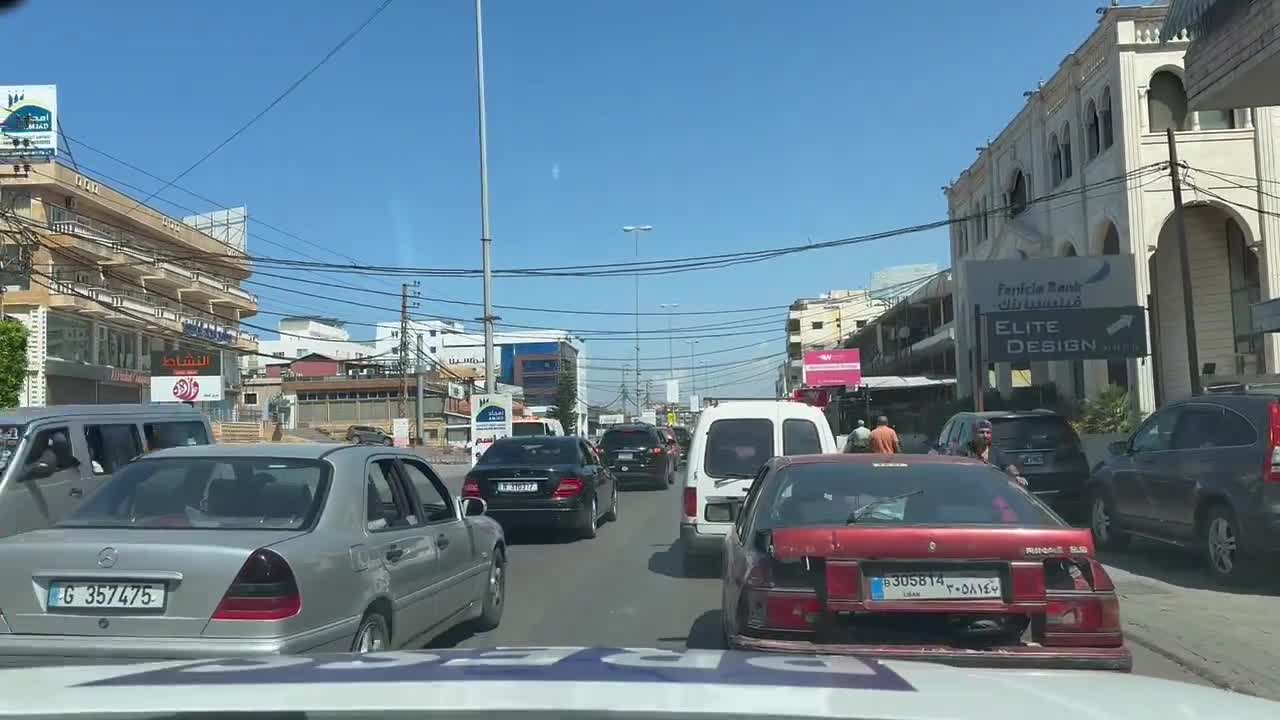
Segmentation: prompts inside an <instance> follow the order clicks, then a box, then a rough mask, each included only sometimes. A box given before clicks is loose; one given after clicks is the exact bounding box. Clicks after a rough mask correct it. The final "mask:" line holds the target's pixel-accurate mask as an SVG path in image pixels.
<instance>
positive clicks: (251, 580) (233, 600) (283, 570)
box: [213, 548, 302, 620]
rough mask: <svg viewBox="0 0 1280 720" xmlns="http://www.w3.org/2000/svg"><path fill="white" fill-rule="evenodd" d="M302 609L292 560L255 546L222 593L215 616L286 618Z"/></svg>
mask: <svg viewBox="0 0 1280 720" xmlns="http://www.w3.org/2000/svg"><path fill="white" fill-rule="evenodd" d="M301 610H302V595H301V594H300V593H299V592H298V583H297V582H296V581H295V580H294V577H293V570H292V569H291V568H290V567H289V563H287V562H285V559H284V558H282V557H280V556H279V555H277V554H276V553H274V552H272V551H270V550H267V549H265V548H264V549H260V550H254V551H253V553H252V554H250V555H249V559H248V560H245V562H244V565H243V566H241V567H240V572H238V573H236V577H235V580H233V581H232V582H231V587H229V588H227V592H226V594H225V595H223V596H222V601H221V602H219V603H218V607H217V609H215V610H214V611H213V619H214V620H284V619H285V618H291V617H293V616H294V615H297V614H298V613H299V612H300V611H301Z"/></svg>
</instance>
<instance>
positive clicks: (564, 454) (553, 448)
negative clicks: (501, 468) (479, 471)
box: [479, 438, 578, 465]
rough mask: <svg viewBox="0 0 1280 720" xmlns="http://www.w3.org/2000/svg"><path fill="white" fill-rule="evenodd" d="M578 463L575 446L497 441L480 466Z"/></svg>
mask: <svg viewBox="0 0 1280 720" xmlns="http://www.w3.org/2000/svg"><path fill="white" fill-rule="evenodd" d="M577 461H578V451H577V446H576V445H574V444H573V443H569V442H563V441H560V440H552V439H550V438H548V439H547V441H545V442H538V441H536V440H535V441H528V440H522V441H518V442H511V441H505V440H499V441H498V442H496V443H494V444H493V445H492V446H491V447H490V448H489V449H488V450H485V451H484V455H482V456H480V463H479V464H480V465H572V464H574V463H576V462H577Z"/></svg>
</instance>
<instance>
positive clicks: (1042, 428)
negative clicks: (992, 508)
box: [933, 410, 1089, 521]
mask: <svg viewBox="0 0 1280 720" xmlns="http://www.w3.org/2000/svg"><path fill="white" fill-rule="evenodd" d="M979 418H982V419H985V420H989V421H991V442H992V444H994V445H995V446H996V447H997V448H999V449H1000V450H1001V451H1003V452H1004V454H1005V455H1007V456H1009V458H1010V459H1011V460H1012V461H1013V462H1014V463H1015V464H1016V465H1017V466H1018V474H1020V475H1022V476H1023V477H1025V478H1026V479H1027V485H1028V487H1029V488H1030V489H1031V492H1033V493H1035V494H1036V495H1037V496H1039V497H1040V499H1041V500H1044V501H1045V502H1047V503H1049V505H1050V506H1051V507H1053V508H1054V509H1055V510H1057V511H1058V512H1059V513H1060V514H1062V516H1063V517H1065V518H1067V519H1069V520H1073V521H1075V520H1080V521H1083V520H1084V518H1085V485H1086V484H1087V482H1088V480H1089V459H1088V457H1087V456H1086V455H1085V452H1084V446H1083V445H1082V444H1081V442H1080V436H1079V435H1077V434H1076V431H1075V430H1074V429H1073V428H1072V427H1071V423H1069V422H1067V419H1066V418H1065V417H1063V416H1062V415H1060V414H1059V413H1056V412H1053V411H1051V410H994V411H988V412H982V413H972V412H963V413H957V414H956V415H955V416H953V417H952V418H951V419H950V420H948V421H947V424H946V425H944V426H943V427H942V432H941V433H939V435H938V442H937V444H936V445H935V446H934V448H933V452H936V453H937V454H940V455H963V454H964V453H965V451H966V450H967V448H968V447H969V444H970V443H972V442H973V425H974V423H975V422H976V421H977V420H978V419H979Z"/></svg>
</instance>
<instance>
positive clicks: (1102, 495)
mask: <svg viewBox="0 0 1280 720" xmlns="http://www.w3.org/2000/svg"><path fill="white" fill-rule="evenodd" d="M1114 518H1115V506H1114V505H1113V504H1112V503H1111V498H1110V497H1109V496H1108V495H1107V492H1106V491H1105V490H1103V489H1102V488H1101V487H1097V486H1095V487H1093V488H1091V489H1090V491H1089V529H1090V530H1091V531H1092V532H1093V542H1094V543H1095V544H1097V546H1098V548H1099V549H1101V550H1124V549H1125V548H1126V547H1128V546H1129V541H1130V540H1132V539H1133V537H1132V536H1131V535H1129V534H1128V533H1126V532H1124V531H1123V530H1120V529H1119V528H1117V527H1116V524H1115V520H1114Z"/></svg>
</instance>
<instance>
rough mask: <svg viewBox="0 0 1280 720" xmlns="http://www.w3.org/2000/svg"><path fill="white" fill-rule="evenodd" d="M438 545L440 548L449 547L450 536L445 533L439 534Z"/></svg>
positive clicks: (437, 537)
mask: <svg viewBox="0 0 1280 720" xmlns="http://www.w3.org/2000/svg"><path fill="white" fill-rule="evenodd" d="M436 547H438V548H440V549H441V550H443V549H445V548H447V547H449V536H448V535H445V534H444V533H441V534H439V535H437V536H436Z"/></svg>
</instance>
